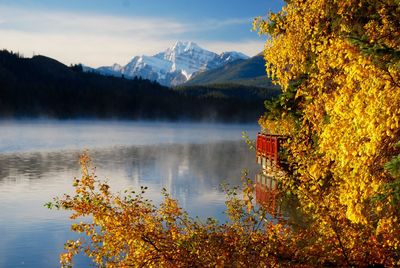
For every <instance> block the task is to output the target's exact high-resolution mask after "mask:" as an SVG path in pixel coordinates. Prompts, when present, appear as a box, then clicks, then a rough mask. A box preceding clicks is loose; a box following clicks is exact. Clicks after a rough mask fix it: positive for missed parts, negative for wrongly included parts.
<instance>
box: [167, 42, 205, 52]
mask: <svg viewBox="0 0 400 268" xmlns="http://www.w3.org/2000/svg"><path fill="white" fill-rule="evenodd" d="M193 49H202V48H201V47H200V46H199V45H197V44H196V43H195V42H192V41H176V42H175V44H174V45H173V46H172V47H171V48H170V49H169V50H172V51H188V50H193Z"/></svg>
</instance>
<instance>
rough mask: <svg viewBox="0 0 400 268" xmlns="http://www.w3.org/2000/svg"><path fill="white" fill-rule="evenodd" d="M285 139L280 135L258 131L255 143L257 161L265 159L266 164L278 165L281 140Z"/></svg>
mask: <svg viewBox="0 0 400 268" xmlns="http://www.w3.org/2000/svg"><path fill="white" fill-rule="evenodd" d="M285 139H286V138H285V136H282V135H273V134H263V133H258V135H257V145H256V156H257V162H258V163H259V164H262V161H263V160H266V165H269V166H277V167H279V164H280V160H279V155H278V154H279V150H280V147H281V144H282V141H284V140H285Z"/></svg>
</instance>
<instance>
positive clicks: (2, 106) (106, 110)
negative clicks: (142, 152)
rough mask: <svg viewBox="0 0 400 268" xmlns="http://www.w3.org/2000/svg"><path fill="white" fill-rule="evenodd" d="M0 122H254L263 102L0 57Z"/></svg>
mask: <svg viewBox="0 0 400 268" xmlns="http://www.w3.org/2000/svg"><path fill="white" fill-rule="evenodd" d="M0 85H1V87H0V117H2V118H10V117H39V116H40V117H50V118H78V117H86V118H124V119H171V120H192V119H193V120H220V121H231V120H234V121H247V120H255V119H256V118H257V115H258V114H259V113H260V112H261V111H262V109H263V98H258V99H257V98H247V99H246V100H242V99H241V98H238V97H235V96H229V98H226V97H223V98H221V97H220V96H219V94H196V96H194V95H193V94H180V93H179V92H177V91H173V90H171V89H169V88H167V87H163V86H161V85H159V84H158V83H156V82H153V81H149V80H145V79H141V78H135V79H124V78H117V77H110V76H103V75H99V74H95V73H85V72H82V67H81V66H80V65H75V66H71V67H68V66H65V65H64V64H62V63H60V62H58V61H56V60H54V59H51V58H48V57H44V56H34V57H33V58H23V57H21V56H19V55H18V54H15V53H11V52H8V51H1V52H0Z"/></svg>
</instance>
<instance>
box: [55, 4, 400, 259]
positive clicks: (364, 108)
mask: <svg viewBox="0 0 400 268" xmlns="http://www.w3.org/2000/svg"><path fill="white" fill-rule="evenodd" d="M399 18H400V1H399V0H290V1H287V5H286V6H285V7H283V9H282V11H280V12H278V13H271V14H269V16H268V18H267V19H262V18H260V19H256V20H255V28H257V29H258V30H259V32H260V33H261V34H267V35H269V39H268V41H267V42H266V46H265V50H264V55H265V59H266V61H267V63H268V64H267V66H266V67H267V68H266V70H267V73H268V74H269V75H270V76H271V77H272V78H273V80H274V81H275V83H277V84H279V85H280V86H281V87H282V89H283V93H282V95H281V97H280V98H279V99H278V100H276V101H273V102H269V103H268V105H267V113H266V114H265V115H264V116H262V117H261V118H260V121H259V123H260V125H261V126H262V128H263V129H264V130H265V131H270V132H273V133H279V134H284V135H287V136H288V139H287V142H286V144H285V145H284V150H285V151H284V154H282V156H283V157H285V158H286V159H285V160H286V161H282V163H284V164H283V165H282V168H284V170H280V171H279V172H277V173H276V176H277V177H276V179H277V180H278V182H279V189H280V191H281V193H280V196H282V197H285V198H290V199H294V201H295V202H292V203H291V204H292V205H293V204H297V206H298V207H297V210H298V211H297V212H301V213H298V215H300V216H301V217H302V219H301V221H293V220H292V219H290V217H287V215H284V217H281V218H279V219H274V218H272V217H271V215H269V214H268V213H267V212H268V211H270V210H268V209H264V208H262V207H260V206H258V205H256V204H255V202H254V185H253V183H252V182H251V180H249V179H248V178H245V179H244V185H243V189H242V190H241V191H237V190H235V189H233V190H229V189H227V194H228V199H227V202H226V204H227V215H228V216H229V218H230V221H229V222H226V223H222V224H221V223H218V222H216V221H215V220H212V219H209V220H207V221H199V220H194V219H192V218H190V217H189V215H187V213H185V212H184V211H183V210H182V209H181V208H180V207H179V204H178V203H177V201H176V200H174V199H173V198H172V197H171V196H169V195H168V194H165V198H164V201H163V202H162V203H161V204H160V205H159V206H156V205H154V204H152V203H151V202H150V201H148V200H146V199H145V197H144V191H145V189H144V188H141V189H139V190H138V191H136V192H126V193H121V194H114V193H112V192H111V190H110V188H109V186H108V185H107V184H106V183H104V182H102V181H101V180H98V179H97V177H96V176H95V174H94V172H92V171H91V170H90V161H89V159H88V157H87V156H85V155H84V156H83V157H82V159H81V165H82V177H81V178H80V179H76V180H75V182H74V186H75V193H74V195H72V196H64V197H62V198H59V199H57V198H56V200H55V201H54V202H53V203H49V204H48V206H49V207H54V206H55V207H57V208H62V209H67V210H71V211H72V212H73V213H72V216H71V218H72V219H74V220H77V219H79V218H81V217H84V218H83V219H84V221H83V222H80V223H75V224H73V225H72V229H73V230H74V231H76V232H78V233H83V234H84V235H83V236H82V238H81V239H79V240H77V241H68V242H67V243H66V252H65V253H63V254H62V255H61V263H62V265H65V266H68V265H71V264H73V256H74V255H76V254H78V253H79V252H83V253H84V254H86V255H87V256H89V257H90V258H91V259H92V260H93V262H94V264H95V265H96V266H99V267H325V266H329V267H368V266H370V267H374V266H384V267H396V266H397V267H398V266H400V155H399V154H400V149H399V147H397V146H396V145H397V144H399V140H400V128H399V118H400V94H399V91H400V81H399V80H400V71H399V68H400V51H399V48H400V30H399V29H400V20H399ZM283 199H284V198H282V200H283ZM292 209H293V208H292Z"/></svg>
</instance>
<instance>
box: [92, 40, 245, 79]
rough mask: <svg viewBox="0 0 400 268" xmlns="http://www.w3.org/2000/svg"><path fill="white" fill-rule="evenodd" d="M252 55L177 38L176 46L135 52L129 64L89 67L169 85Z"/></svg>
mask: <svg viewBox="0 0 400 268" xmlns="http://www.w3.org/2000/svg"><path fill="white" fill-rule="evenodd" d="M248 58H249V57H248V56H246V55H244V54H243V53H240V52H235V51H230V52H223V53H221V54H217V53H214V52H211V51H208V50H206V49H203V48H201V47H200V46H199V45H197V44H196V43H194V42H182V41H178V42H176V43H175V44H174V45H173V46H172V47H170V48H168V49H166V50H165V51H163V52H160V53H157V54H156V55H153V56H146V55H142V56H135V57H133V59H132V60H131V61H130V62H129V63H128V64H126V65H125V66H120V65H118V64H114V65H112V66H103V67H100V68H97V69H92V68H87V69H86V70H88V71H95V72H98V73H100V74H104V75H112V76H119V77H121V76H124V77H125V78H134V77H135V76H137V77H139V76H140V77H142V78H144V79H149V80H154V81H157V82H158V83H160V84H162V85H165V86H176V85H180V84H183V83H185V82H186V81H188V80H189V79H190V78H192V77H194V76H196V74H198V73H200V72H203V71H207V70H212V69H215V68H218V67H220V66H223V65H225V64H227V63H229V62H233V61H236V60H238V59H248Z"/></svg>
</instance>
